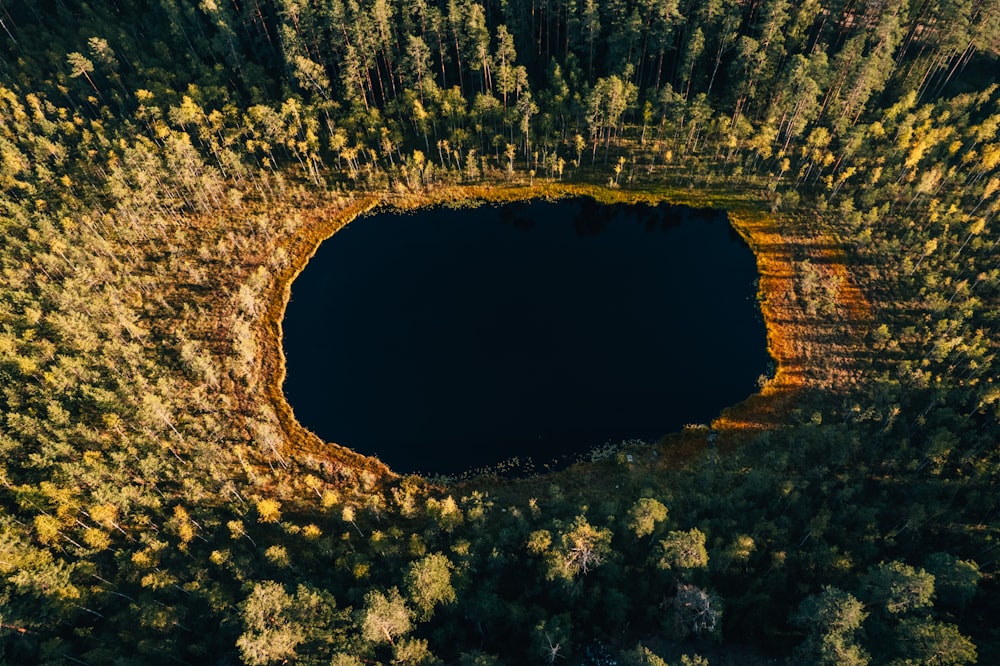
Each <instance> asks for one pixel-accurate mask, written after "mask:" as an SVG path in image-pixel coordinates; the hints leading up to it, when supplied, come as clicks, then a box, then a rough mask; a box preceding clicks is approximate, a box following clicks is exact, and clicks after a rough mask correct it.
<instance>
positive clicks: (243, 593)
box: [0, 0, 1000, 666]
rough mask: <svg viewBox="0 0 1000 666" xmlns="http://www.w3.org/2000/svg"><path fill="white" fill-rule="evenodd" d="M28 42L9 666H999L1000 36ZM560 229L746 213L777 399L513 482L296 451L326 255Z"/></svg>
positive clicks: (711, 16) (117, 15)
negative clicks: (402, 213) (316, 257)
mask: <svg viewBox="0 0 1000 666" xmlns="http://www.w3.org/2000/svg"><path fill="white" fill-rule="evenodd" d="M0 29H2V30H0V192H2V194H0V238H2V240H0V270H2V273H3V278H2V283H0V663H9V664H93V665H98V664H114V665H116V666H126V665H129V664H161V663H162V664H238V663H244V664H251V665H267V664H290V663H296V664H337V665H339V666H349V665H361V664H375V663H381V664H461V665H469V666H471V665H479V666H486V665H490V664H531V663H546V664H554V663H566V664H626V665H631V664H634V665H643V664H645V665H657V664H659V665H662V664H670V665H671V666H678V665H680V664H683V665H689V666H693V665H698V666H703V665H706V664H720V665H721V664H771V663H791V664H831V665H832V664H838V665H844V664H846V665H862V664H893V665H896V666H903V665H908V664H913V665H916V664H941V665H951V664H955V665H959V664H973V663H998V662H1000V633H998V629H997V626H996V619H997V618H998V617H1000V603H998V601H997V598H996V597H994V596H993V593H994V592H997V590H998V581H997V568H998V566H997V557H998V554H1000V550H998V547H1000V516H998V511H1000V485H998V481H1000V478H998V477H1000V469H998V465H1000V459H998V458H1000V456H998V454H1000V360H998V359H997V353H998V348H1000V248H998V246H1000V232H998V229H997V221H996V214H997V209H998V206H1000V197H998V195H1000V82H998V81H997V72H1000V63H998V56H1000V52H998V46H997V45H998V44H1000V0H896V1H894V2H886V1H884V0H796V1H794V2H793V1H792V0H631V1H625V0H501V1H496V0H408V1H405V2H404V1H402V0H199V1H198V2H194V1H190V2H185V1H183V0H104V1H103V2H83V1H81V0H37V1H33V2H21V1H15V0H0ZM570 194H572V195H587V196H591V197H594V198H596V199H598V200H601V201H615V202H630V201H667V202H672V203H682V204H688V205H693V206H710V207H715V208H723V209H725V210H727V211H728V212H729V215H730V219H731V220H732V221H733V223H734V225H736V227H737V228H738V229H740V231H741V233H743V234H744V235H745V236H746V237H747V238H748V241H749V242H750V244H751V246H752V247H753V248H754V250H755V252H756V253H757V256H758V265H759V266H760V268H761V291H760V301H761V307H762V310H763V312H764V316H765V320H766V322H767V325H768V330H769V341H770V347H771V353H772V356H774V357H775V359H776V360H777V362H778V367H777V371H776V374H775V375H774V376H773V377H770V378H768V377H762V379H761V391H760V393H759V394H758V395H755V396H752V397H751V398H749V399H748V400H747V401H746V403H743V404H741V405H737V406H734V407H733V408H732V409H731V410H727V411H726V412H725V413H723V414H722V415H720V417H719V419H717V420H716V421H715V422H713V423H711V424H692V425H691V426H690V427H688V428H686V429H685V430H684V432H681V433H675V434H672V435H668V436H665V437H664V438H663V439H662V440H660V441H659V442H649V443H644V444H643V443H628V444H623V445H622V446H621V447H612V448H610V449H602V450H596V451H593V452H591V453H588V454H584V455H582V456H581V459H580V461H579V462H578V463H577V464H575V465H573V466H571V467H569V468H568V469H566V470H563V471H560V472H556V473H549V474H535V475H529V476H527V477H523V478H511V477H510V476H509V475H505V474H503V473H502V470H496V471H493V472H489V473H485V474H480V475H470V476H468V477H466V478H460V479H432V478H422V477H418V476H412V475H411V476H399V475H397V474H395V473H394V472H392V471H391V470H390V469H388V468H387V467H386V466H385V465H383V464H382V463H381V462H379V461H378V460H376V459H372V458H367V457H364V456H361V455H359V454H356V453H353V452H351V451H349V450H347V449H344V448H342V447H339V446H337V445H336V444H333V443H329V444H328V443H324V442H321V441H319V440H318V438H316V437H315V436H314V435H312V434H311V433H309V432H307V431H305V430H304V429H303V428H302V427H301V426H299V425H298V424H297V423H296V422H295V419H294V416H293V414H292V412H291V408H290V407H289V405H288V404H287V403H286V402H285V401H284V399H283V396H282V395H281V380H282V378H283V373H284V366H283V357H282V354H281V346H280V325H281V315H282V312H283V310H284V305H285V303H286V302H287V298H288V288H289V284H290V282H291V280H292V279H293V278H294V276H295V275H296V274H297V272H298V271H299V270H301V267H302V266H303V265H304V262H305V261H306V260H307V259H308V257H309V256H310V255H311V253H312V252H313V251H314V250H315V247H316V246H317V245H318V243H319V242H321V241H322V240H323V239H325V238H327V237H328V236H330V235H331V234H332V233H333V232H334V231H336V229H337V228H339V227H340V226H342V225H343V224H345V223H346V222H348V221H349V220H350V219H352V218H354V217H356V216H357V215H359V214H362V213H364V212H366V211H370V210H372V209H375V208H378V209H402V210H405V209H412V208H415V207H419V206H426V205H448V206H462V205H471V204H472V203H475V202H484V201H485V202H497V201H507V200H523V199H529V198H535V197H558V196H566V195H570ZM709 428H711V429H712V430H714V431H715V432H717V433H718V445H717V447H707V446H706V445H705V441H706V434H707V433H708V432H709Z"/></svg>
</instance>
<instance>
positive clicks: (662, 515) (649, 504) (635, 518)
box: [628, 497, 667, 539]
mask: <svg viewBox="0 0 1000 666" xmlns="http://www.w3.org/2000/svg"><path fill="white" fill-rule="evenodd" d="M628 514H629V521H628V527H629V529H630V530H632V532H633V533H634V534H635V536H636V538H638V539H641V538H642V537H644V536H649V535H650V534H652V533H653V532H654V531H655V530H656V526H657V525H658V524H659V523H662V522H663V521H664V520H666V519H667V507H665V506H663V504H662V503H661V502H660V501H659V500H656V499H653V498H652V497H640V498H639V499H638V500H636V502H635V504H633V505H632V508H631V509H629V512H628Z"/></svg>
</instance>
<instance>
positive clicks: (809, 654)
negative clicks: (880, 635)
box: [791, 586, 870, 666]
mask: <svg viewBox="0 0 1000 666" xmlns="http://www.w3.org/2000/svg"><path fill="white" fill-rule="evenodd" d="M864 608H865V607H864V604H862V603H861V602H860V601H858V600H857V599H856V598H855V597H854V596H852V595H851V594H849V593H847V592H844V591H843V590H840V589H838V588H836V587H832V586H827V587H825V588H823V591H822V592H821V593H820V594H818V595H812V596H809V597H806V598H805V599H804V600H803V601H802V603H801V604H800V605H799V608H798V610H797V611H796V612H795V613H793V614H792V616H791V621H792V623H793V624H795V625H797V626H799V627H803V628H805V629H806V631H807V634H806V639H805V641H803V643H802V644H801V645H800V646H799V647H798V648H796V655H798V656H799V657H800V658H801V659H802V660H803V661H805V662H807V663H812V664H818V665H819V664H823V665H828V666H837V665H840V664H844V665H850V666H864V665H865V664H867V663H868V662H869V660H870V657H869V655H868V653H867V652H865V650H864V649H863V648H861V646H860V645H858V644H857V642H856V641H855V637H854V634H855V632H857V631H858V630H859V629H860V628H861V626H862V624H863V623H864V621H865V619H866V618H867V617H868V613H866V612H865V610H864Z"/></svg>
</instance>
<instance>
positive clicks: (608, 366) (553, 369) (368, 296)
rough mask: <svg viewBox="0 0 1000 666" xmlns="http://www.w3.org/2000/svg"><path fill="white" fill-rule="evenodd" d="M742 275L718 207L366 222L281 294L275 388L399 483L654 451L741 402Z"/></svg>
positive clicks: (751, 286) (755, 335)
mask: <svg viewBox="0 0 1000 666" xmlns="http://www.w3.org/2000/svg"><path fill="white" fill-rule="evenodd" d="M756 278H757V269H756V262H755V260H754V256H753V254H752V253H751V251H750V249H749V248H748V247H747V245H746V244H745V243H744V242H743V240H742V239H741V238H740V237H739V236H738V235H737V234H736V232H735V231H733V229H732V227H731V226H730V225H729V223H728V221H727V219H726V216H725V214H724V213H723V212H720V211H710V210H693V209H690V208H686V207H668V206H665V205H663V206H658V207H651V206H646V205H630V206H625V205H614V206H604V205H600V204H597V203H595V202H594V201H592V200H590V199H572V200H566V201H561V202H557V203H546V202H531V203H523V204H511V205H504V206H502V207H481V208H475V209H465V210H449V209H433V210H424V211H421V212H418V213H415V214H410V215H396V214H376V215H371V216H368V217H364V218H359V219H357V220H355V221H353V222H351V223H350V224H349V225H348V226H347V227H346V228H344V229H343V230H342V231H340V232H338V233H337V234H336V235H335V236H333V237H332V238H331V239H329V240H327V241H326V242H325V243H323V245H322V246H321V247H320V248H319V251H318V252H317V254H316V256H315V257H314V258H313V259H312V261H310V263H309V265H308V266H307V267H306V269H305V270H304V271H303V272H302V274H301V275H300V276H299V278H298V279H297V280H296V281H295V283H294V284H293V285H292V300H291V302H290V303H289V305H288V309H287V311H286V313H285V320H284V348H285V355H286V359H287V370H288V374H287V378H286V381H285V386H284V390H285V395H286V397H287V399H288V402H289V404H291V406H292V408H293V410H294V411H295V416H296V418H297V419H298V420H299V422H300V423H302V425H304V426H305V427H307V428H309V429H310V430H312V431H313V432H315V433H316V434H317V435H319V436H320V437H322V438H323V439H325V440H327V441H332V442H337V443H339V444H342V445H344V446H348V447H350V448H352V449H354V450H356V451H359V452H361V453H365V454H371V455H377V456H378V457H379V458H380V459H381V460H382V461H383V462H385V463H386V464H388V465H389V466H390V467H391V468H393V469H394V470H395V471H397V472H401V473H405V472H426V473H432V474H436V473H441V474H453V473H459V472H462V471H465V470H468V469H471V468H476V467H480V466H484V465H492V464H495V463H497V462H499V461H502V460H505V459H508V458H511V457H514V456H518V457H520V458H525V457H531V458H533V459H534V460H535V462H536V466H538V467H540V466H541V465H542V464H544V463H548V462H550V461H552V460H553V459H556V458H560V457H562V456H566V455H569V454H574V453H580V454H583V453H586V452H588V451H589V450H590V449H592V448H593V447H596V446H600V445H602V444H605V443H607V442H612V443H618V442H621V441H622V440H626V439H643V440H653V439H656V438H658V437H660V436H661V435H664V434H666V433H669V432H674V431H677V430H679V429H680V428H682V427H683V426H684V425H685V424H688V423H708V422H709V421H710V420H711V419H713V418H714V417H715V416H717V415H718V413H719V412H720V410H722V409H723V408H725V407H727V406H729V405H732V404H735V403H737V402H739V401H741V400H743V399H744V398H746V397H747V396H749V395H751V394H752V393H754V392H756V390H757V384H756V382H757V379H758V377H759V376H760V375H761V374H763V373H766V372H767V370H768V364H769V361H770V358H769V356H768V355H767V352H766V348H765V329H764V324H763V321H762V319H761V316H760V311H759V308H758V307H757V303H756V298H755V296H756V286H755V285H756Z"/></svg>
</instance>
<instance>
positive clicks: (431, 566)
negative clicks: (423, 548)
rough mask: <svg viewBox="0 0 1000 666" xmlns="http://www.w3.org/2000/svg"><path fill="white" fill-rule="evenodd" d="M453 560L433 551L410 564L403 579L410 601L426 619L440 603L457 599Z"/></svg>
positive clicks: (447, 602)
mask: <svg viewBox="0 0 1000 666" xmlns="http://www.w3.org/2000/svg"><path fill="white" fill-rule="evenodd" d="M452 569H453V565H452V563H451V561H450V560H449V559H448V558H447V557H445V556H444V555H443V554H442V553H431V554H430V555H426V556H425V557H423V558H421V559H420V560H417V561H416V562H413V563H412V564H410V566H409V567H408V568H407V570H406V574H405V575H404V577H403V579H404V581H405V583H406V592H407V595H408V597H409V599H410V601H411V602H412V603H413V604H414V605H415V606H416V607H417V610H418V611H420V613H421V617H422V619H424V620H428V619H430V617H431V616H432V615H433V614H434V609H435V608H436V607H437V606H438V605H440V604H449V603H452V602H454V601H455V588H454V587H453V586H452V582H451V571H452Z"/></svg>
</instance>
